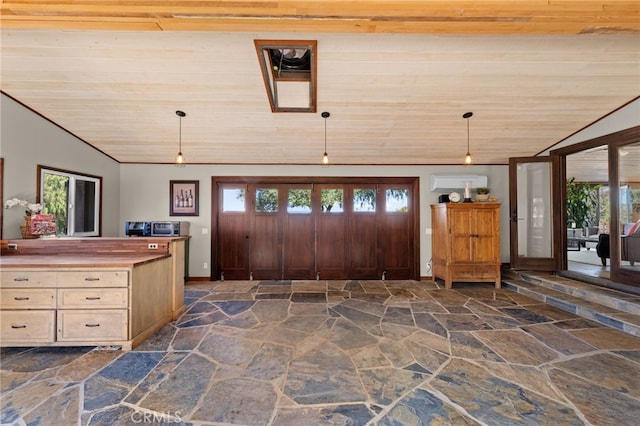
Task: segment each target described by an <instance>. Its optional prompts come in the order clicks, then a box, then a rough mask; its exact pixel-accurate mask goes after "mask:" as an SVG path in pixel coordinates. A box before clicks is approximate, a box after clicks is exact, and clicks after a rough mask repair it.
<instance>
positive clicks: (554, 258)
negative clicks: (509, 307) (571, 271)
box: [509, 157, 563, 271]
mask: <svg viewBox="0 0 640 426" xmlns="http://www.w3.org/2000/svg"><path fill="white" fill-rule="evenodd" d="M554 161H556V160H555V159H554V158H552V157H527V158H510V159H509V228H510V251H511V252H510V258H511V268H513V269H531V270H547V271H553V270H556V269H557V267H558V258H559V256H558V252H559V250H560V247H561V246H562V241H563V239H562V238H563V237H562V235H558V233H555V234H554V232H553V229H554V227H553V224H554V218H555V216H556V215H558V214H560V212H559V211H557V208H554V207H556V206H561V205H563V204H561V203H560V201H559V196H560V194H558V193H557V191H553V189H552V188H553V182H554V179H555V181H556V182H557V181H559V180H558V178H557V177H555V176H556V175H557V174H558V171H557V165H554Z"/></svg>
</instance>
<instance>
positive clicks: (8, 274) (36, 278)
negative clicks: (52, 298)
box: [0, 269, 56, 288]
mask: <svg viewBox="0 0 640 426" xmlns="http://www.w3.org/2000/svg"><path fill="white" fill-rule="evenodd" d="M0 283H1V284H2V285H1V286H2V287H10V288H18V287H30V288H31V287H55V286H56V273H55V272H49V271H11V270H6V269H5V270H3V271H2V274H0Z"/></svg>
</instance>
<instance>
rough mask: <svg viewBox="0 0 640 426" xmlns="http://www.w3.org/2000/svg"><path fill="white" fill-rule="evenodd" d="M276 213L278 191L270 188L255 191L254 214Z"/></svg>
mask: <svg viewBox="0 0 640 426" xmlns="http://www.w3.org/2000/svg"><path fill="white" fill-rule="evenodd" d="M277 211H278V190H277V189H272V188H259V189H256V212H258V213H276V212H277Z"/></svg>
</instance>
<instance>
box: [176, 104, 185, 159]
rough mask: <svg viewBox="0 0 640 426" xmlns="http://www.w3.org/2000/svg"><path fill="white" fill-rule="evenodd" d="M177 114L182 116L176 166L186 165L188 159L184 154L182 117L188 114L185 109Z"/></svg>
mask: <svg viewBox="0 0 640 426" xmlns="http://www.w3.org/2000/svg"><path fill="white" fill-rule="evenodd" d="M176 115H177V116H178V117H180V139H179V141H180V142H179V145H178V154H177V155H176V166H177V167H184V166H185V164H186V161H185V159H184V155H183V154H182V117H185V116H186V115H187V114H185V113H184V112H183V111H176Z"/></svg>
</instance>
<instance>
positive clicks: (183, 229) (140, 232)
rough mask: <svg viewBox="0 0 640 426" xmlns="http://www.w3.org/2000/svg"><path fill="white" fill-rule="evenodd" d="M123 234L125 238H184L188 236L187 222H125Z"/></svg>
mask: <svg viewBox="0 0 640 426" xmlns="http://www.w3.org/2000/svg"><path fill="white" fill-rule="evenodd" d="M124 233H125V235H126V236H127V237H184V236H187V235H189V222H187V221H146V222H125V224H124Z"/></svg>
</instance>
